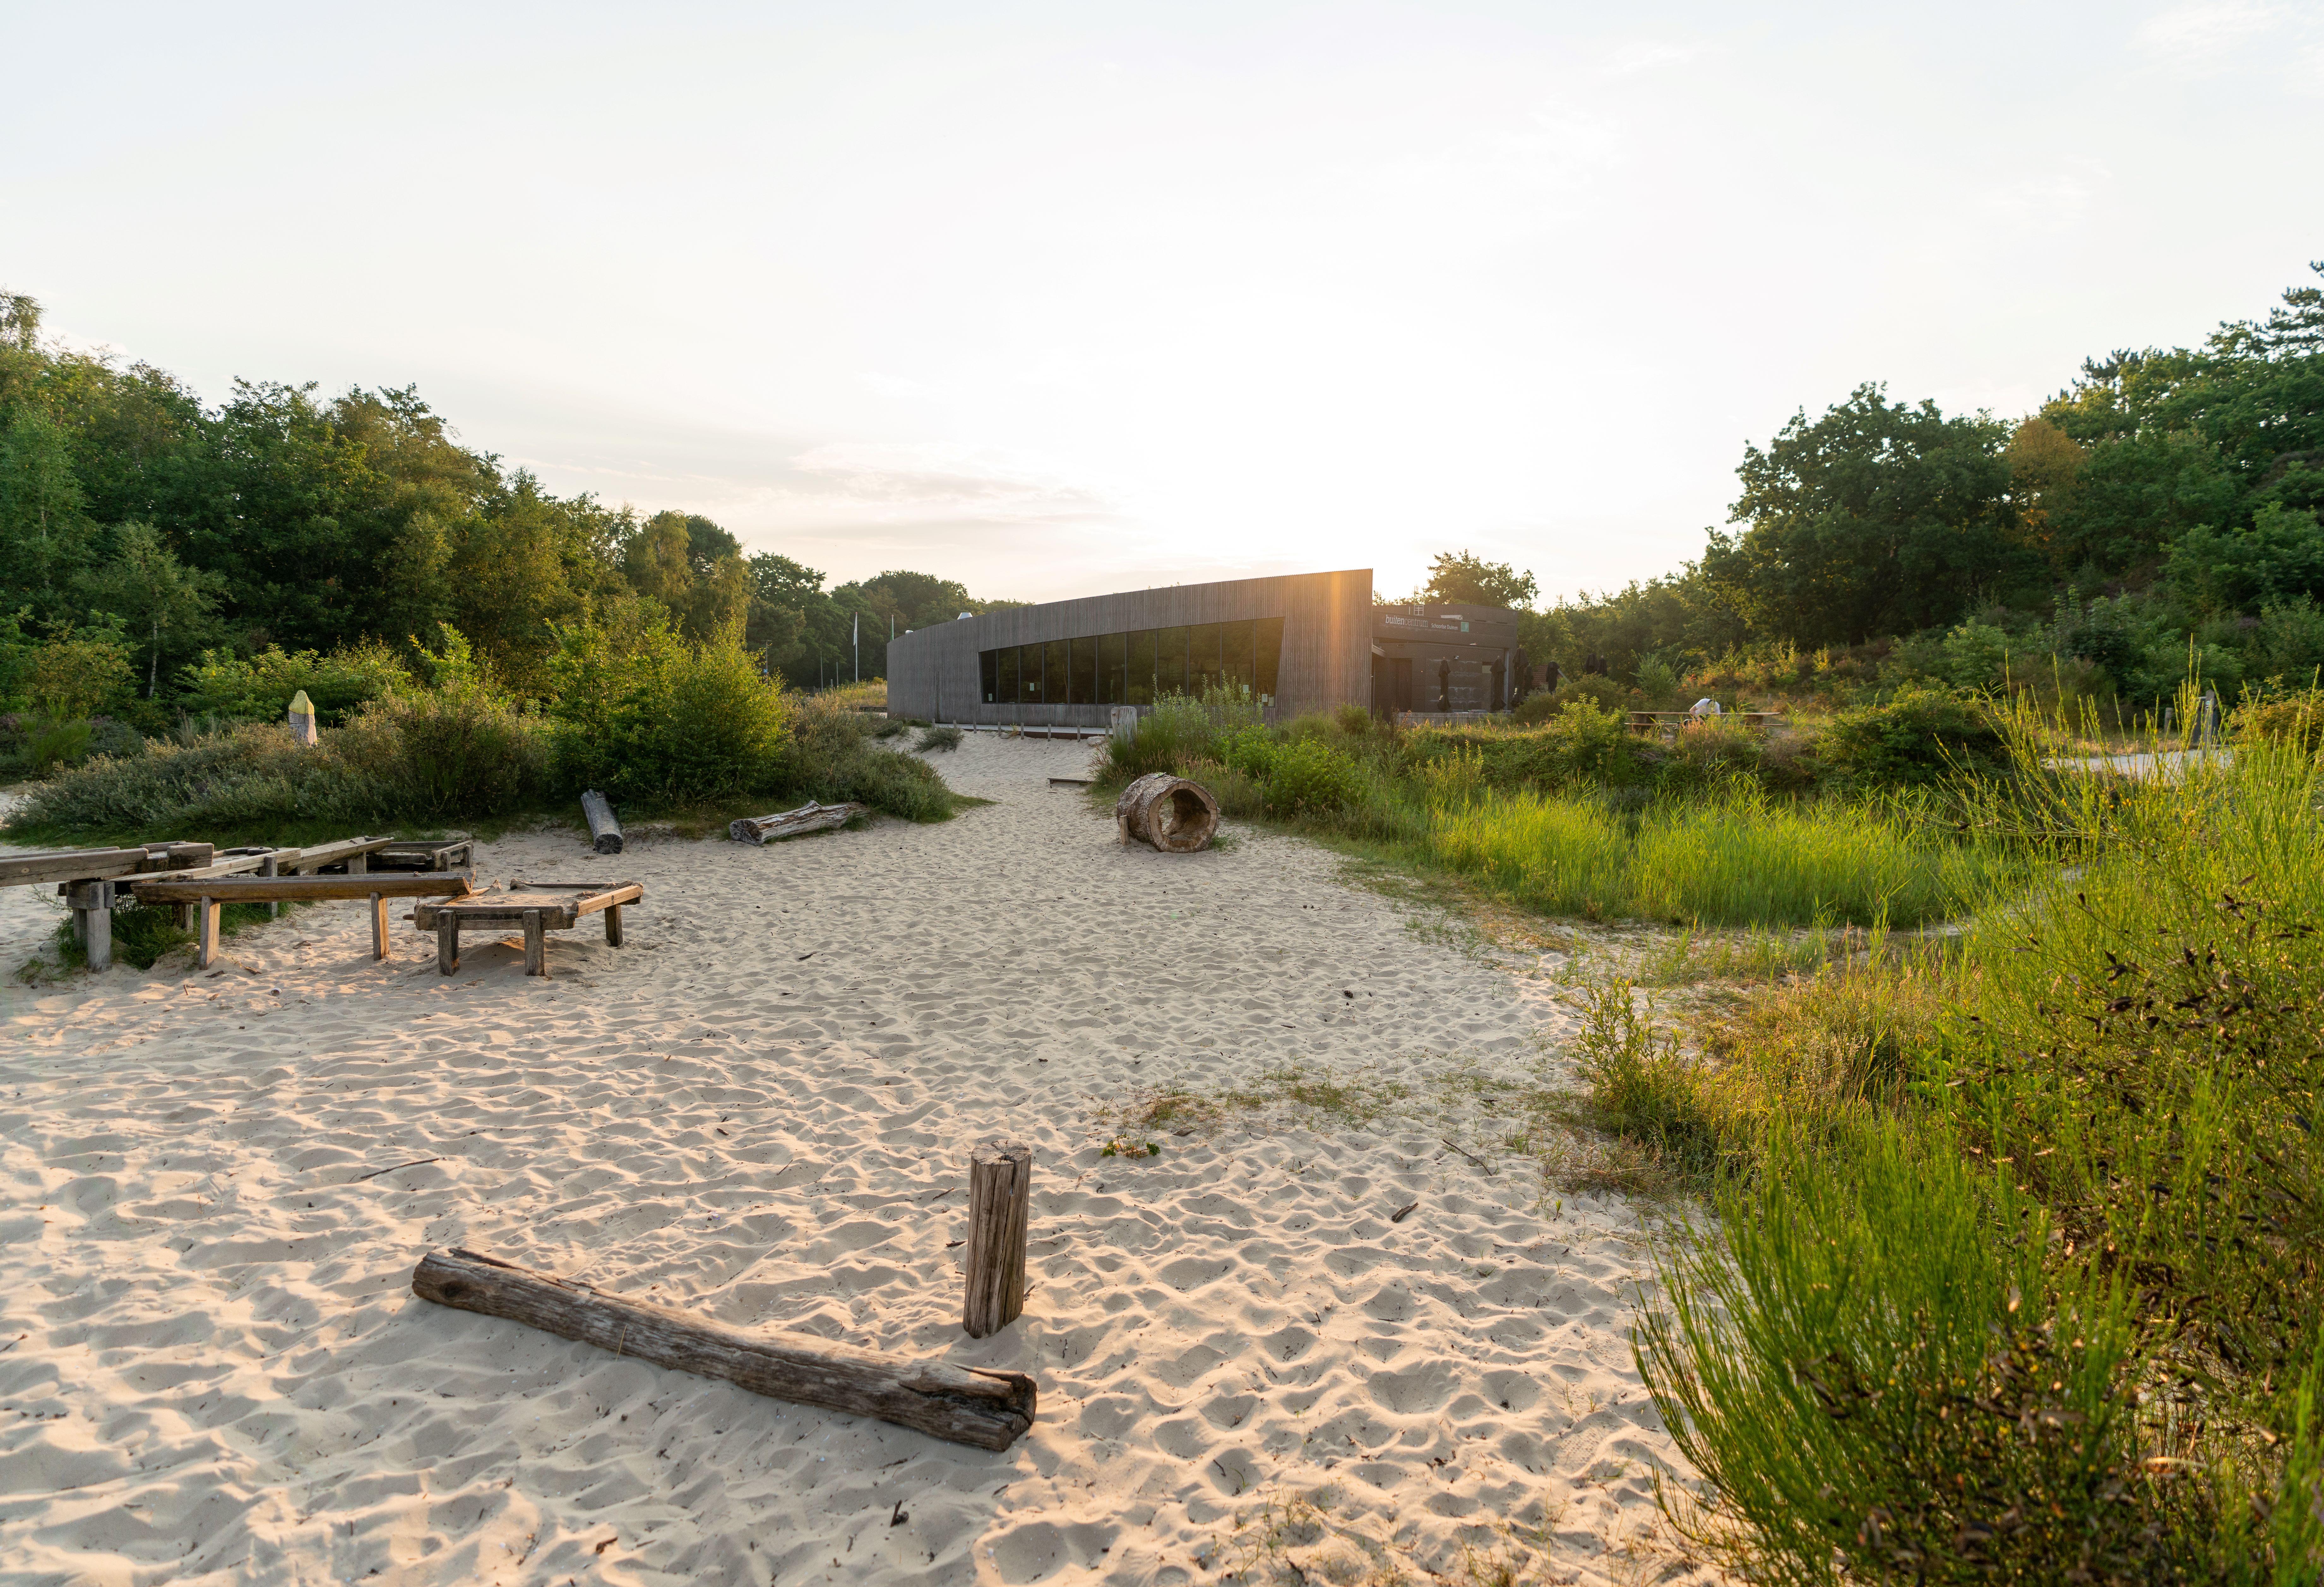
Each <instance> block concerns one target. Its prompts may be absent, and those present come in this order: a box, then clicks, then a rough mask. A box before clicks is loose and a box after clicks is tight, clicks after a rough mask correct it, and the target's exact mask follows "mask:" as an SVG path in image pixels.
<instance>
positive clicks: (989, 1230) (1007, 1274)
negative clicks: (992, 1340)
mask: <svg viewBox="0 0 2324 1587" xmlns="http://www.w3.org/2000/svg"><path fill="white" fill-rule="evenodd" d="M1032 1205H1033V1149H1032V1148H1031V1147H1029V1146H1027V1145H1025V1144H1024V1143H1023V1142H1021V1141H1015V1140H985V1141H979V1142H978V1143H977V1145H976V1147H975V1149H973V1150H972V1151H971V1152H970V1153H969V1154H968V1260H967V1262H966V1263H965V1264H964V1273H965V1275H966V1278H967V1292H966V1294H965V1295H964V1297H963V1299H962V1302H961V1318H960V1325H961V1326H962V1327H963V1328H964V1329H966V1330H967V1331H968V1335H969V1337H970V1338H972V1339H982V1338H985V1337H987V1336H988V1335H990V1334H994V1333H1000V1332H1001V1329H1003V1328H1006V1327H1007V1326H1008V1325H1009V1324H1011V1323H1013V1322H1015V1321H1016V1320H1017V1318H1018V1317H1019V1315H1021V1314H1022V1313H1023V1312H1024V1310H1025V1226H1026V1223H1027V1221H1028V1214H1029V1213H1031V1211H1032Z"/></svg>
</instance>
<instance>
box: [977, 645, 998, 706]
mask: <svg viewBox="0 0 2324 1587" xmlns="http://www.w3.org/2000/svg"><path fill="white" fill-rule="evenodd" d="M976 670H977V692H978V693H979V694H981V695H982V696H983V697H984V703H985V704H986V705H988V706H990V705H992V704H995V703H996V702H998V701H999V700H1000V698H1001V652H1000V651H998V650H986V651H984V652H982V654H981V655H979V656H978V657H977V658H976Z"/></svg>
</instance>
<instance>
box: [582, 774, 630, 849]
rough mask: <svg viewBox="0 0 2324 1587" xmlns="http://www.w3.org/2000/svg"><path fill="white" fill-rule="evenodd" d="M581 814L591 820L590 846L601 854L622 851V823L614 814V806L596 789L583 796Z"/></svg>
mask: <svg viewBox="0 0 2324 1587" xmlns="http://www.w3.org/2000/svg"><path fill="white" fill-rule="evenodd" d="M581 814H582V815H583V816H584V817H587V819H588V822H589V846H590V847H592V848H594V849H595V850H596V851H597V853H601V854H618V853H621V852H622V824H621V822H620V821H618V820H616V819H615V818H614V816H613V806H612V805H611V804H609V803H607V802H606V799H605V796H604V794H601V793H599V792H598V791H597V790H596V789H594V788H593V789H589V790H588V791H587V792H586V793H585V794H583V795H582V796H581Z"/></svg>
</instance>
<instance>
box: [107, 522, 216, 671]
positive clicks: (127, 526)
mask: <svg viewBox="0 0 2324 1587" xmlns="http://www.w3.org/2000/svg"><path fill="white" fill-rule="evenodd" d="M225 586H226V580H225V579H223V578H221V577H218V576H217V574H215V573H209V572H206V571H204V570H203V569H201V568H198V567H187V566H186V565H185V564H184V563H182V562H180V561H179V560H178V558H177V554H176V553H175V552H173V551H172V550H171V549H170V548H169V547H168V546H167V545H165V544H163V543H162V540H161V531H158V530H156V529H155V528H154V527H153V526H152V524H150V523H124V524H123V525H122V526H121V527H120V529H118V530H117V531H115V534H114V549H113V557H112V558H111V559H110V560H109V561H107V562H106V563H105V564H104V565H103V566H102V567H98V568H97V570H96V571H95V572H94V573H92V574H90V575H88V577H86V578H85V579H83V580H82V583H81V588H82V590H83V593H84V594H85V595H86V596H87V598H88V600H89V601H91V602H92V603H94V604H96V605H97V607H98V608H99V609H100V610H102V611H106V612H110V613H112V614H114V615H115V616H116V617H119V618H120V619H122V621H123V622H124V623H126V624H127V625H128V626H129V628H130V630H131V632H142V633H143V634H144V635H145V642H146V646H147V651H148V654H147V659H146V663H145V697H146V698H147V699H149V700H150V699H152V698H154V697H156V696H158V695H159V694H160V692H161V647H162V641H163V638H164V636H165V635H166V636H168V638H169V639H171V641H174V643H173V645H172V648H173V649H175V650H179V651H180V652H185V653H190V652H191V651H193V650H198V649H199V648H200V647H201V645H202V644H203V643H204V642H205V641H207V640H208V638H209V637H210V635H209V632H208V630H209V627H210V623H211V613H212V612H214V611H215V610H216V609H217V597H218V595H219V594H220V593H221V592H222V591H223V590H224V588H225Z"/></svg>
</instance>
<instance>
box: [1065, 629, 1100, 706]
mask: <svg viewBox="0 0 2324 1587" xmlns="http://www.w3.org/2000/svg"><path fill="white" fill-rule="evenodd" d="M1065 655H1066V658H1067V660H1066V662H1065V678H1066V687H1067V689H1068V691H1069V692H1068V693H1067V694H1066V696H1065V698H1066V699H1067V700H1068V701H1070V702H1071V703H1072V704H1074V705H1076V706H1094V705H1096V704H1097V640H1096V638H1095V637H1094V636H1092V637H1091V638H1088V639H1075V640H1067V641H1065Z"/></svg>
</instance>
